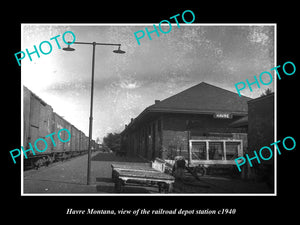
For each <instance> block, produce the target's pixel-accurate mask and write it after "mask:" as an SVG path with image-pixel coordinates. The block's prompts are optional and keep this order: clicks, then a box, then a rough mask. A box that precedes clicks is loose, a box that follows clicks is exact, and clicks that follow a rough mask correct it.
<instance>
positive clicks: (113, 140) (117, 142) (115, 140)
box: [103, 133, 121, 152]
mask: <svg viewBox="0 0 300 225" xmlns="http://www.w3.org/2000/svg"><path fill="white" fill-rule="evenodd" d="M103 144H105V145H106V146H107V147H109V148H110V149H111V150H112V151H114V152H117V151H119V150H120V146H121V135H120V134H118V133H109V134H107V135H106V136H105V137H104V138H103Z"/></svg>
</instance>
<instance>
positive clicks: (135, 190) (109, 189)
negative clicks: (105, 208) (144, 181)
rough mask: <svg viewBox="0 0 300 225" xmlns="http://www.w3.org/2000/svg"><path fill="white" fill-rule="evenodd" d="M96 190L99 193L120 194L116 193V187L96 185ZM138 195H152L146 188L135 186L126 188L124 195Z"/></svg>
mask: <svg viewBox="0 0 300 225" xmlns="http://www.w3.org/2000/svg"><path fill="white" fill-rule="evenodd" d="M96 190H97V192H99V193H110V194H118V193H116V192H114V185H113V184H112V185H99V184H98V185H96ZM138 193H148V194H149V193H151V192H150V191H149V190H147V189H146V188H144V187H135V186H125V187H124V190H123V192H122V194H138Z"/></svg>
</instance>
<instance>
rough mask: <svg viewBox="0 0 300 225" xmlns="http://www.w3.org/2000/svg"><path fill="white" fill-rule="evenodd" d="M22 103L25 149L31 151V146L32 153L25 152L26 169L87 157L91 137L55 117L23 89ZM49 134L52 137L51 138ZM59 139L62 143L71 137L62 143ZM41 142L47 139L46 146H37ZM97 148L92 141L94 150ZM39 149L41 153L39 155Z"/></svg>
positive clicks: (44, 104) (51, 109) (50, 108)
mask: <svg viewBox="0 0 300 225" xmlns="http://www.w3.org/2000/svg"><path fill="white" fill-rule="evenodd" d="M23 103H24V107H23V123H24V126H23V148H24V150H28V149H30V145H31V146H32V150H31V151H26V157H24V169H28V168H39V167H40V166H43V165H46V166H47V165H49V163H52V162H54V161H58V160H65V159H68V158H70V157H73V156H77V155H81V154H85V153H87V151H88V137H87V136H86V135H85V134H84V133H83V132H82V131H81V130H79V129H77V128H76V127H75V126H74V125H72V124H71V123H70V122H68V121H67V120H65V119H64V118H63V117H62V116H60V115H58V114H57V113H55V112H54V111H53V108H52V107H51V106H50V105H48V104H47V103H46V102H45V101H43V100H42V99H41V98H40V97H38V96H37V95H35V94H34V93H33V92H31V91H30V90H29V89H28V88H26V87H25V86H24V88H23ZM61 129H67V130H68V131H69V132H70V134H69V133H68V132H67V131H65V130H62V131H61ZM59 131H60V132H59ZM53 133H54V134H53ZM50 134H53V135H51V137H50V136H49V135H50ZM58 135H59V137H60V138H61V139H62V140H68V138H69V135H70V136H71V137H70V140H69V141H66V142H62V141H60V140H59V138H58ZM46 136H48V137H46ZM52 138H53V141H54V143H53V142H52ZM38 139H44V140H45V141H46V142H47V146H46V144H45V141H42V140H40V141H37V142H36V140H38ZM94 145H95V142H94V140H93V142H92V146H94ZM36 148H37V149H39V150H40V151H37V150H36ZM93 148H95V147H93ZM44 149H45V150H44ZM43 150H44V151H43Z"/></svg>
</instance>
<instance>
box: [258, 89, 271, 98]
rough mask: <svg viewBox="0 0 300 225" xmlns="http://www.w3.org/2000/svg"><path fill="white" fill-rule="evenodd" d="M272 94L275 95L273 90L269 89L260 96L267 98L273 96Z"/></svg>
mask: <svg viewBox="0 0 300 225" xmlns="http://www.w3.org/2000/svg"><path fill="white" fill-rule="evenodd" d="M272 93H273V92H272V90H271V89H270V88H268V89H266V90H265V92H263V93H262V94H261V95H260V97H262V96H266V95H270V94H272Z"/></svg>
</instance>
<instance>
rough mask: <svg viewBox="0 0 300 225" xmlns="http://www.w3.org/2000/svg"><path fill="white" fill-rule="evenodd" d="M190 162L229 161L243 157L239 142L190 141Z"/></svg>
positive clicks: (240, 142)
mask: <svg viewBox="0 0 300 225" xmlns="http://www.w3.org/2000/svg"><path fill="white" fill-rule="evenodd" d="M190 150H191V159H192V160H231V161H233V160H234V159H235V158H237V157H239V156H241V155H243V151H242V141H241V140H228V139H227V140H190Z"/></svg>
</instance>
